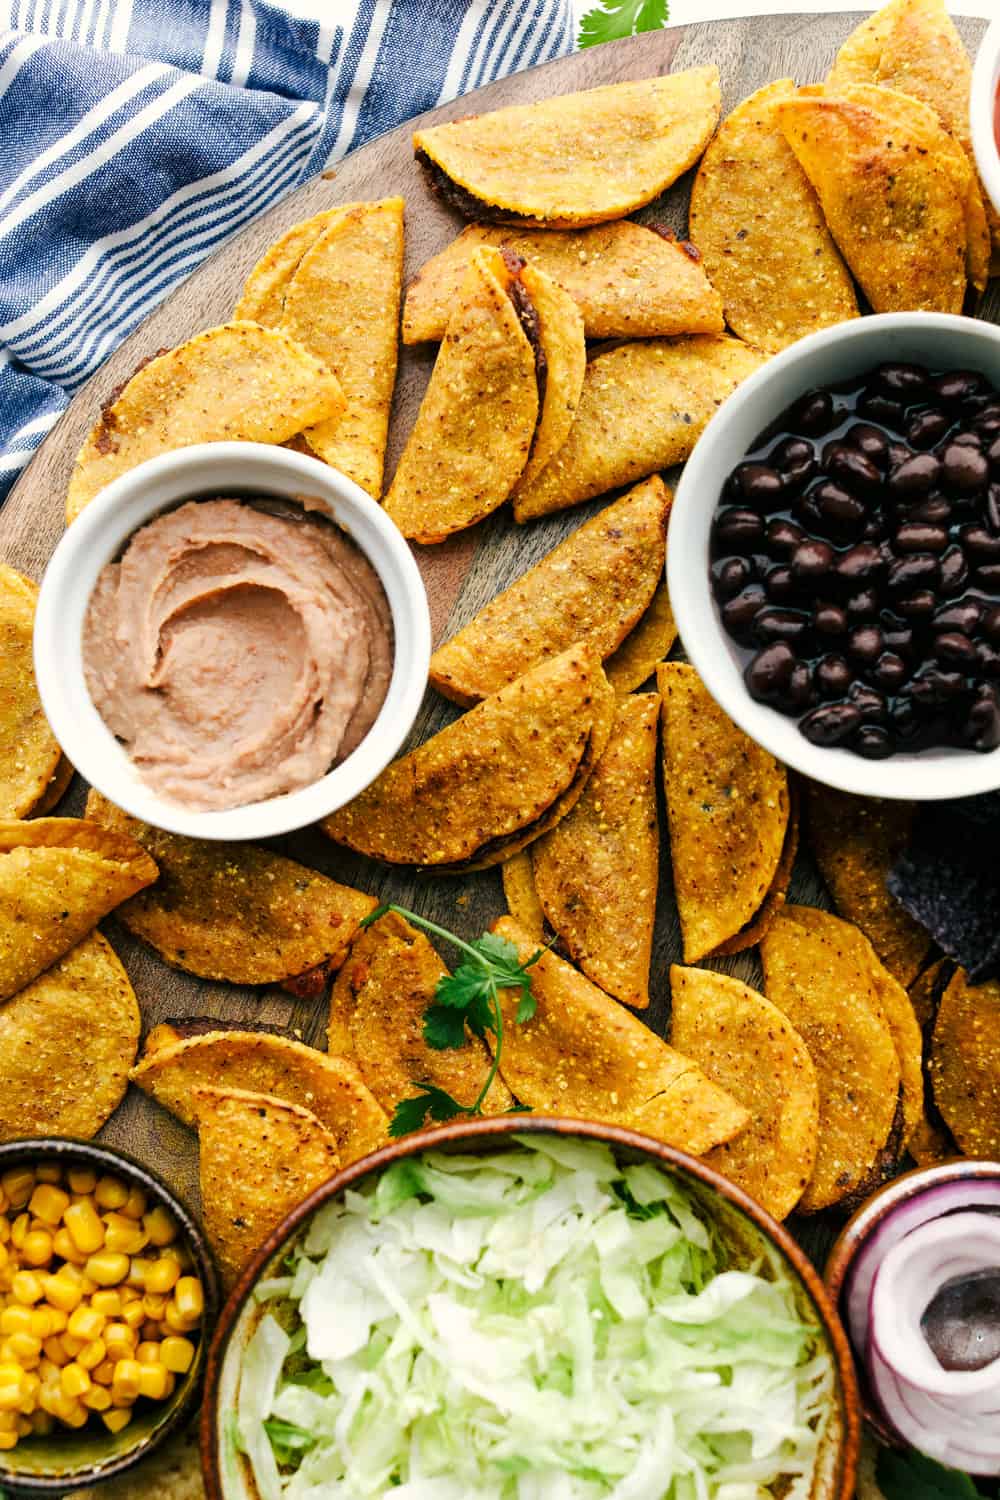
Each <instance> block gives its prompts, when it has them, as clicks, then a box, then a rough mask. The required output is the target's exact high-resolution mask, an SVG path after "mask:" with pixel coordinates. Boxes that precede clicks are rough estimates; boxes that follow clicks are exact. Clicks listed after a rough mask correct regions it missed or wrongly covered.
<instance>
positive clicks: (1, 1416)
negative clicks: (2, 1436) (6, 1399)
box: [0, 1411, 18, 1432]
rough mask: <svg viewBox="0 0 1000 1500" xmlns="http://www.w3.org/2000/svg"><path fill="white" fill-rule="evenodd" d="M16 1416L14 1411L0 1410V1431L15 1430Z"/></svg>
mask: <svg viewBox="0 0 1000 1500" xmlns="http://www.w3.org/2000/svg"><path fill="white" fill-rule="evenodd" d="M17 1416H18V1414H17V1412H16V1411H0V1432H16V1431H17Z"/></svg>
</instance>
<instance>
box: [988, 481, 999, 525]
mask: <svg viewBox="0 0 1000 1500" xmlns="http://www.w3.org/2000/svg"><path fill="white" fill-rule="evenodd" d="M986 524H987V526H988V527H989V528H990V530H991V531H992V532H993V533H994V534H995V535H997V534H1000V484H997V483H996V482H994V483H993V484H991V485H990V487H989V489H988V491H987V493H986Z"/></svg>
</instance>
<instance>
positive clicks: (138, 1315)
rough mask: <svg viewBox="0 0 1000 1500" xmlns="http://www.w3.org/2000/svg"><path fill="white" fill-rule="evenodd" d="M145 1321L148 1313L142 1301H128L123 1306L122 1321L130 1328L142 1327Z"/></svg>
mask: <svg viewBox="0 0 1000 1500" xmlns="http://www.w3.org/2000/svg"><path fill="white" fill-rule="evenodd" d="M145 1321H146V1314H145V1312H144V1311H143V1306H142V1302H141V1301H137V1302H126V1304H125V1306H124V1307H123V1308H122V1322H123V1323H125V1324H126V1325H127V1327H129V1328H132V1329H138V1328H141V1327H142V1325H143V1323H145Z"/></svg>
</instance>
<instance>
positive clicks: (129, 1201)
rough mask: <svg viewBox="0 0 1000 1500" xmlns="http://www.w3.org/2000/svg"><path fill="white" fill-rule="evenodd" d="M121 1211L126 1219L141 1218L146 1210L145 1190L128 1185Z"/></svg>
mask: <svg viewBox="0 0 1000 1500" xmlns="http://www.w3.org/2000/svg"><path fill="white" fill-rule="evenodd" d="M121 1211H122V1213H123V1214H124V1215H125V1217H126V1218H127V1219H141V1218H142V1217H143V1215H144V1214H145V1212H146V1193H145V1190H144V1189H143V1188H141V1187H138V1186H133V1187H130V1188H129V1190H128V1197H127V1198H126V1199H125V1202H124V1203H123V1204H122V1207H121Z"/></svg>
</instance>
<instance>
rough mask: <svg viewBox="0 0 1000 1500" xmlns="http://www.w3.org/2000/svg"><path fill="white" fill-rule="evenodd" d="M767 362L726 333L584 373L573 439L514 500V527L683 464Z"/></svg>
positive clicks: (595, 365) (629, 354) (646, 346)
mask: <svg viewBox="0 0 1000 1500" xmlns="http://www.w3.org/2000/svg"><path fill="white" fill-rule="evenodd" d="M762 361H763V355H761V354H758V353H757V351H756V350H754V349H751V348H750V347H749V346H748V345H747V344H743V343H741V342H740V340H739V339H734V338H730V337H728V335H725V334H719V335H712V334H694V335H692V336H691V337H689V338H677V339H647V340H645V341H643V342H641V343H633V344H621V345H619V347H618V348H616V349H611V350H609V351H608V352H607V353H605V354H598V355H597V356H596V358H594V359H592V360H591V361H590V363H589V364H588V365H587V373H586V375H585V377H584V382H583V394H582V396H581V397H580V405H579V407H578V409H577V413H576V420H575V421H574V423H573V425H572V427H571V428H570V431H569V437H568V438H567V439H566V442H565V443H564V444H563V446H562V448H561V449H560V450H559V452H558V453H557V454H556V456H555V458H553V459H552V460H551V462H550V463H548V464H546V466H545V468H544V469H543V470H542V472H541V474H540V475H539V476H538V478H537V479H536V480H535V481H534V482H533V483H532V484H530V485H528V486H527V487H526V488H525V489H523V490H518V492H517V495H516V497H515V501H514V519H515V521H528V520H531V519H533V518H534V517H535V516H544V515H548V514H549V512H550V511H555V510H563V509H565V508H566V506H568V505H577V504H579V502H580V501H581V500H590V499H592V498H593V497H594V496H595V495H603V494H605V493H606V491H608V490H613V489H619V488H620V487H622V486H623V485H627V484H635V482H636V480H639V479H645V477H646V476H647V475H648V474H655V473H657V472H658V471H659V470H660V469H669V468H670V467H671V465H673V464H679V463H683V461H684V460H685V459H686V458H688V457H689V456H690V453H691V450H692V449H693V448H694V445H695V443H696V442H697V440H698V438H699V436H700V435H701V432H702V430H703V429H704V428H705V426H706V425H707V423H708V421H709V418H710V417H712V416H714V415H715V412H716V411H717V410H718V408H719V407H720V406H721V405H722V403H723V401H724V400H725V399H726V397H727V396H728V395H730V394H731V393H732V392H733V391H734V390H735V389H736V387H737V386H738V385H739V383H740V381H741V380H744V379H745V378H746V376H747V375H750V374H752V372H753V371H754V370H755V369H757V367H758V365H760V364H761V363H762Z"/></svg>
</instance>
